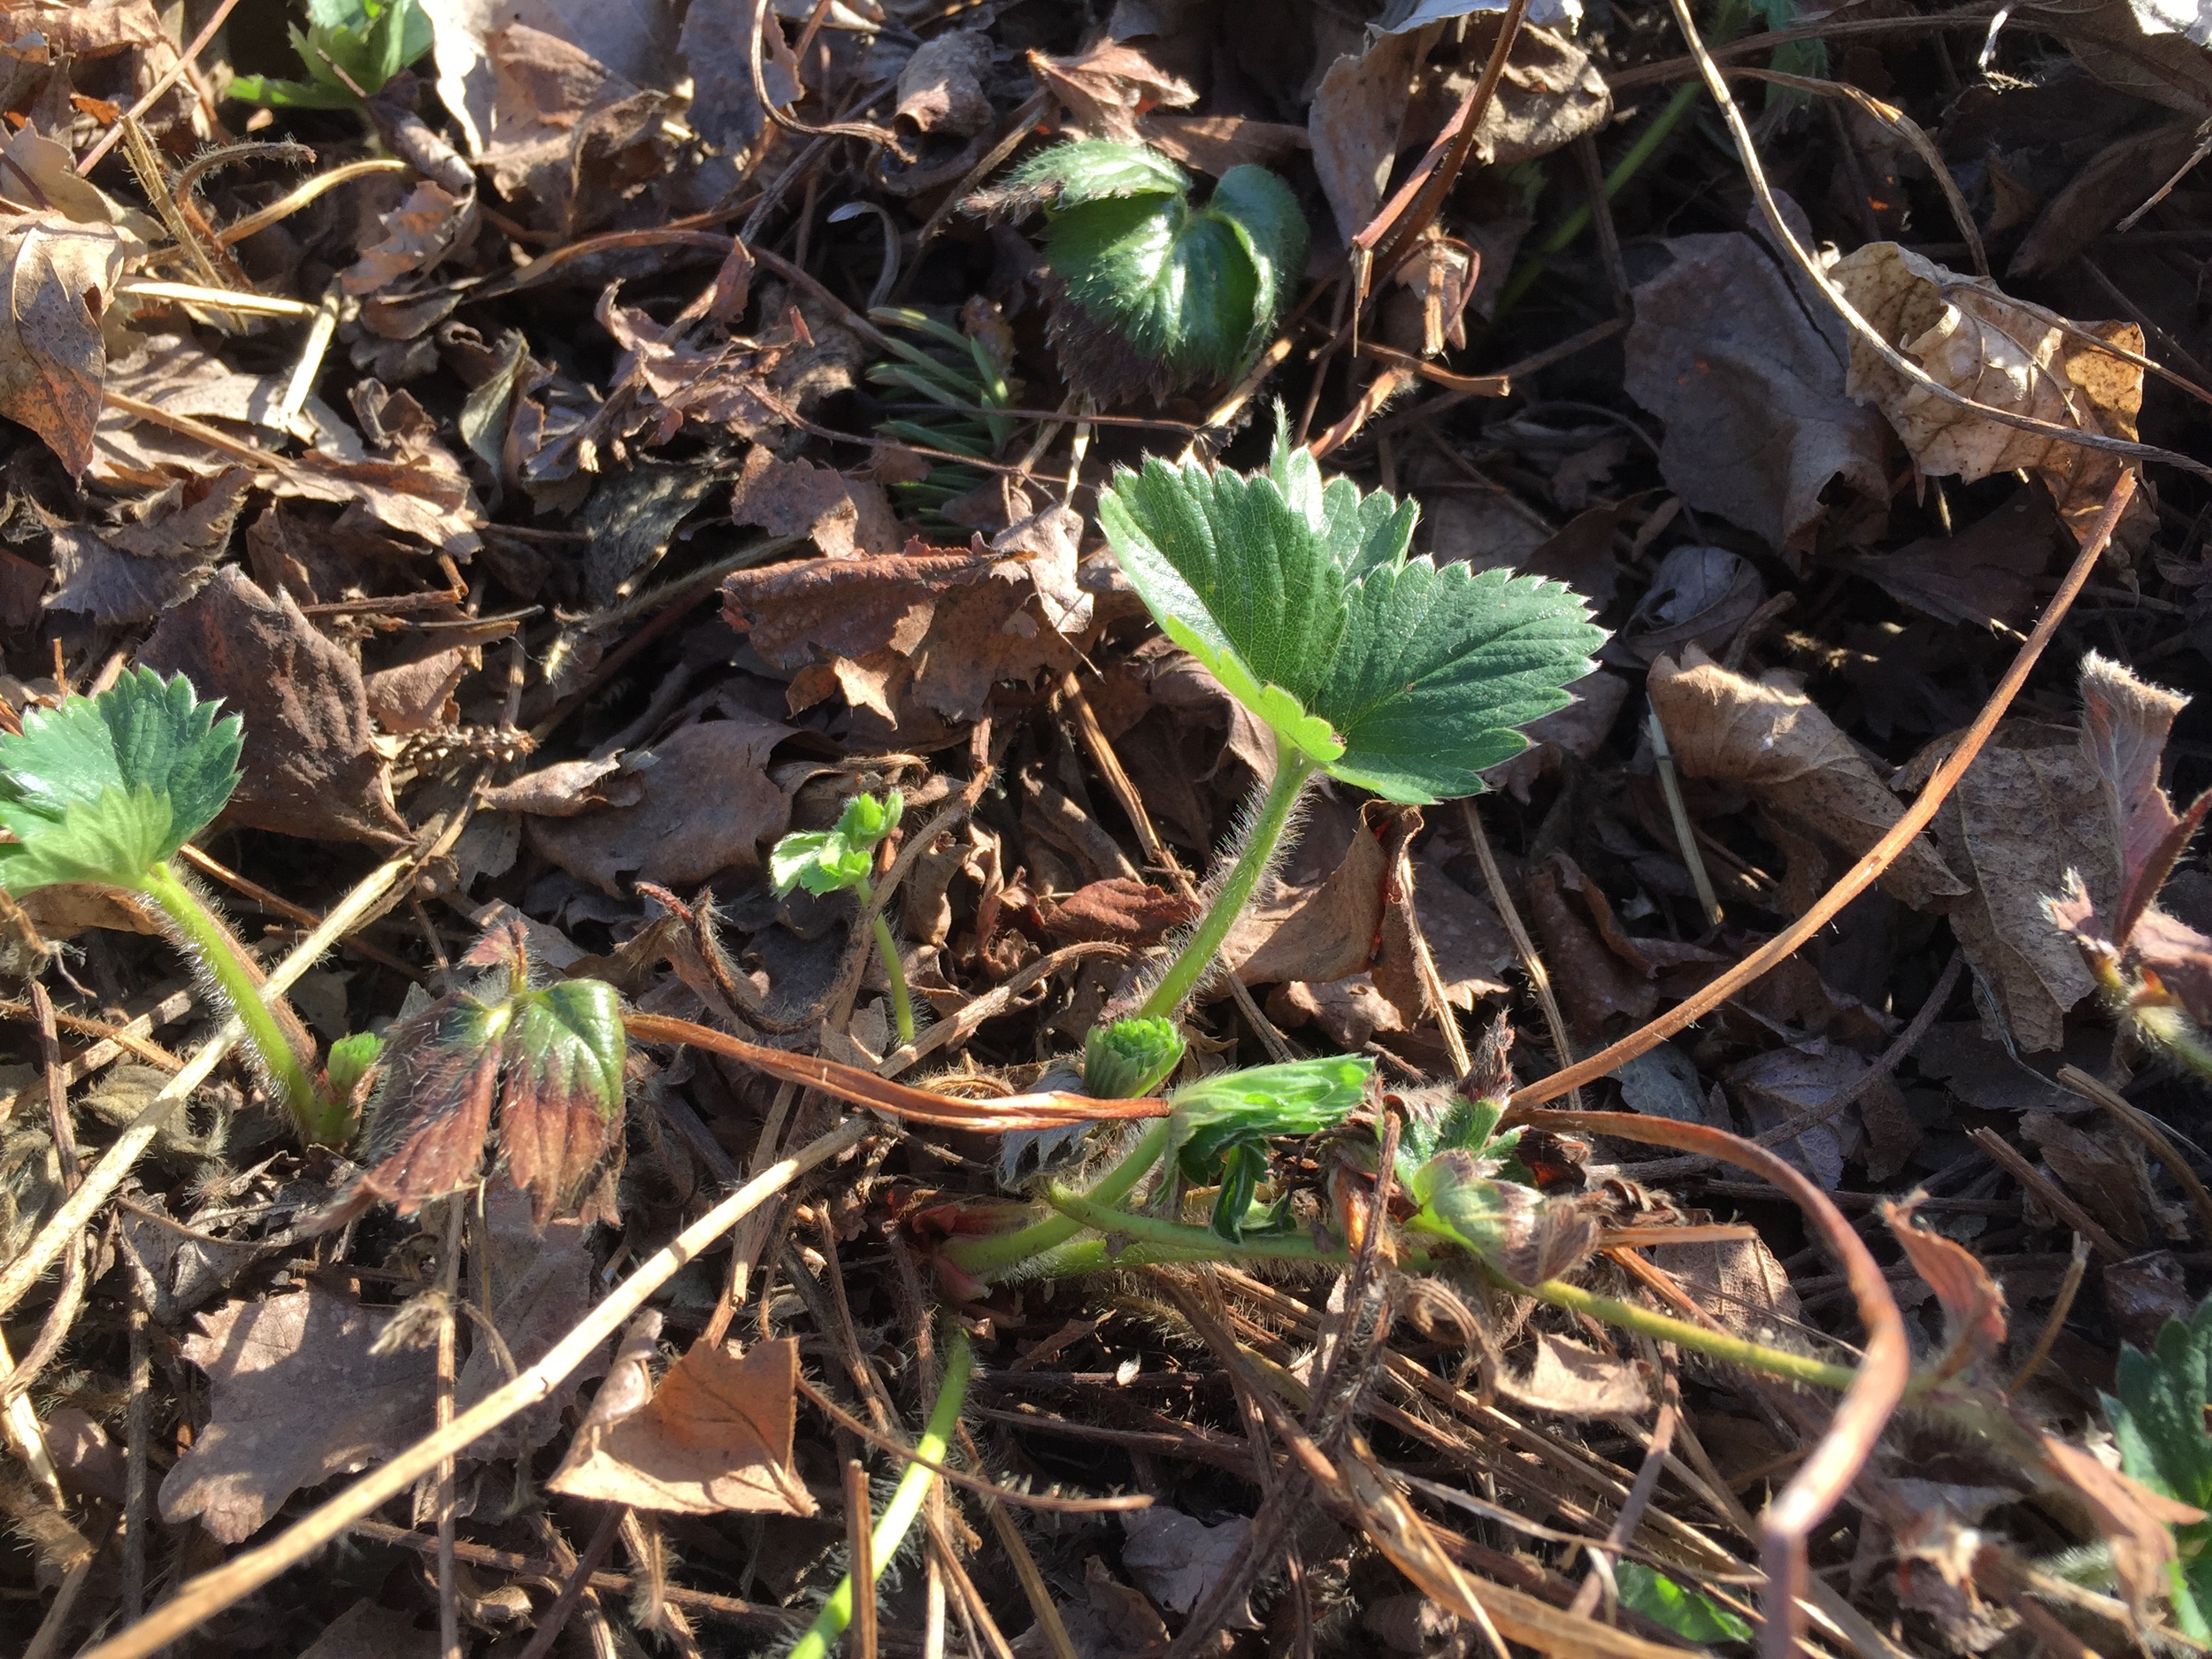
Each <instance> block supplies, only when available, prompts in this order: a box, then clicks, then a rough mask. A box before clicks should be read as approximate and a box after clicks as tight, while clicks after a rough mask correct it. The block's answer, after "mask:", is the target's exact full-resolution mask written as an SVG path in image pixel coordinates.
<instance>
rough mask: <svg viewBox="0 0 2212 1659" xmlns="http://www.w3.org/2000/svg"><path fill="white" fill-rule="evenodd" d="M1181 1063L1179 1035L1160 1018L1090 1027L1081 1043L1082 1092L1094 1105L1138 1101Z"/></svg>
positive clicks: (1147, 1017)
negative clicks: (1100, 1102)
mask: <svg viewBox="0 0 2212 1659" xmlns="http://www.w3.org/2000/svg"><path fill="white" fill-rule="evenodd" d="M1182 1058H1183V1033H1181V1032H1180V1031H1179V1030H1178V1029H1177V1027H1176V1025H1175V1022H1174V1021H1173V1020H1171V1019H1170V1018H1167V1017H1166V1016H1165V1015H1164V1014H1153V1015H1148V1016H1143V1017H1140V1018H1133V1019H1118V1020H1116V1021H1115V1022H1114V1023H1113V1024H1112V1025H1094V1026H1092V1027H1091V1033H1090V1035H1089V1036H1087V1037H1086V1038H1085V1039H1084V1040H1083V1090H1084V1093H1086V1094H1088V1095H1090V1097H1091V1098H1092V1099H1093V1100H1138V1099H1141V1098H1142V1097H1143V1096H1145V1095H1147V1094H1150V1093H1151V1092H1152V1091H1153V1090H1154V1089H1155V1088H1156V1087H1159V1085H1160V1082H1161V1080H1162V1079H1164V1078H1165V1077H1166V1076H1167V1075H1168V1073H1169V1072H1171V1071H1174V1070H1175V1068H1176V1066H1177V1065H1178V1064H1179V1063H1180V1062H1181V1060H1182Z"/></svg>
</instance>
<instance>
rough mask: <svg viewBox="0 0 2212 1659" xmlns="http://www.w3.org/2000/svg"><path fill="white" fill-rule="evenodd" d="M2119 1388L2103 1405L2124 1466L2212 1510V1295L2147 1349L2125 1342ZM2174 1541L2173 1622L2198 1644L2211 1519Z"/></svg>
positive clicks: (2210, 1583)
mask: <svg viewBox="0 0 2212 1659" xmlns="http://www.w3.org/2000/svg"><path fill="white" fill-rule="evenodd" d="M2116 1387H2117V1389H2118V1393H2117V1394H2107V1395H2106V1396H2105V1397H2104V1409H2105V1416H2106V1417H2107V1418H2108V1419H2109V1420H2110V1422H2111V1424H2112V1437H2113V1439H2114V1440H2116V1441H2117V1442H2118V1443H2119V1448H2120V1466H2121V1468H2122V1469H2124V1471H2126V1472H2127V1474H2128V1475H2129V1476H2130V1477H2131V1478H2132V1479H2136V1480H2139V1481H2140V1482H2141V1483H2142V1484H2143V1485H2145V1486H2148V1487H2149V1488H2150V1489H2151V1490H2152V1491H2154V1492H2155V1493H2158V1494H2160V1495H2162V1496H2163V1497H2168V1498H2173V1499H2175V1500H2177V1501H2178V1502H2182V1503H2185V1504H2189V1505H2191V1506H2193V1508H2195V1509H2212V1432H2207V1431H2206V1428H2205V1411H2206V1409H2207V1408H2208V1406H2212V1296H2208V1297H2206V1298H2205V1300H2204V1301H2202V1302H2199V1303H2198V1304H2197V1310H2196V1312H2195V1313H2194V1314H2193V1315H2192V1316H2191V1317H2189V1318H2188V1320H2187V1321H2183V1320H2180V1319H2169V1320H2167V1321H2166V1324H2165V1327H2164V1328H2163V1329H2162V1330H2161V1331H2160V1332H2159V1333H2158V1340H2156V1341H2155V1342H2154V1343H2153V1344H2152V1345H2151V1350H2150V1352H2149V1353H2145V1352H2143V1351H2142V1350H2141V1349H2140V1348H2136V1347H2134V1346H2132V1345H2131V1344H2124V1345H2123V1346H2122V1348H2121V1349H2120V1363H2119V1374H2118V1377H2117V1379H2116ZM2174 1543H2175V1545H2176V1547H2177V1550H2178V1554H2179V1559H2178V1560H2177V1561H2175V1562H2174V1563H2172V1565H2171V1566H2170V1569H2169V1571H2170V1574H2171V1579H2172V1585H2171V1592H2170V1594H2171V1598H2172V1601H2173V1609H2174V1619H2175V1622H2176V1623H2177V1624H2179V1625H2180V1627H2181V1633H2182V1634H2183V1635H2185V1636H2186V1637H2187V1638H2189V1640H2191V1641H2192V1642H2197V1643H2202V1642H2205V1641H2207V1640H2212V1520H2200V1521H2197V1522H2195V1523H2193V1524H2192V1525H2183V1526H2179V1527H2177V1528H2176V1529H2175V1531H2174Z"/></svg>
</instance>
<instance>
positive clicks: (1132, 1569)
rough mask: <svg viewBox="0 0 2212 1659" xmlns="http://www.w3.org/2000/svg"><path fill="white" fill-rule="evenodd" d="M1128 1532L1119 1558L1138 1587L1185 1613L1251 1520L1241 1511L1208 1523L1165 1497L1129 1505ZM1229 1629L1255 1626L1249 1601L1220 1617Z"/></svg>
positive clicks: (1125, 1525) (1124, 1519) (1217, 1573)
mask: <svg viewBox="0 0 2212 1659" xmlns="http://www.w3.org/2000/svg"><path fill="white" fill-rule="evenodd" d="M1121 1524H1122V1527H1123V1529H1124V1531H1125V1533H1126V1534H1127V1540H1126V1541H1125V1543H1124V1544H1123V1545H1122V1548H1121V1564H1122V1565H1123V1566H1124V1567H1125V1568H1127V1569H1128V1571H1129V1576H1130V1577H1131V1578H1134V1579H1135V1580H1136V1581H1137V1587H1138V1588H1139V1589H1140V1590H1142V1591H1143V1592H1144V1593H1145V1594H1147V1595H1148V1596H1150V1597H1151V1598H1152V1599H1153V1600H1154V1601H1157V1602H1158V1603H1159V1604H1160V1605H1161V1606H1162V1607H1164V1608H1166V1609H1170V1610H1171V1611H1172V1612H1177V1613H1187V1612H1189V1611H1190V1610H1191V1609H1193V1608H1194V1607H1196V1606H1197V1605H1198V1601H1199V1598H1200V1597H1202V1596H1203V1595H1204V1594H1206V1592H1207V1591H1208V1590H1210V1589H1211V1588H1212V1587H1213V1583H1214V1580H1215V1579H1217V1578H1219V1577H1220V1576H1221V1575H1222V1573H1223V1572H1224V1571H1226V1570H1227V1568H1228V1566H1229V1563H1230V1562H1231V1561H1232V1560H1233V1558H1234V1556H1235V1555H1236V1553H1237V1550H1238V1549H1239V1548H1240V1547H1241V1546H1242V1544H1243V1543H1244V1540H1245V1536H1246V1534H1248V1532H1251V1530H1252V1523H1251V1522H1250V1521H1248V1520H1247V1519H1246V1518H1245V1517H1242V1516H1236V1517H1232V1518H1230V1519H1229V1520H1226V1521H1223V1522H1222V1523H1220V1524H1219V1525H1216V1526H1208V1525H1206V1524H1205V1523H1204V1522H1203V1521H1200V1520H1198V1519H1196V1518H1194V1517H1191V1516H1188V1515H1185V1514H1184V1513H1182V1511H1180V1510H1179V1509H1169V1508H1168V1507H1167V1506H1166V1505H1165V1504H1164V1503H1156V1504H1153V1505H1152V1506H1151V1507H1150V1508H1149V1509H1133V1510H1132V1511H1130V1512H1129V1513H1128V1514H1126V1515H1125V1516H1123V1517H1121ZM1223 1623H1224V1625H1225V1628H1227V1629H1229V1630H1257V1629H1259V1628H1260V1624H1259V1621H1258V1620H1257V1619H1256V1618H1254V1617H1252V1612H1251V1609H1249V1608H1248V1607H1245V1606H1241V1605H1240V1606H1238V1607H1236V1608H1234V1609H1232V1610H1231V1611H1230V1613H1229V1615H1228V1617H1226V1618H1225V1620H1224V1621H1223Z"/></svg>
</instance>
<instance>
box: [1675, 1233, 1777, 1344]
mask: <svg viewBox="0 0 2212 1659" xmlns="http://www.w3.org/2000/svg"><path fill="white" fill-rule="evenodd" d="M1651 1259H1652V1260H1653V1261H1654V1262H1655V1263H1658V1264H1659V1265H1660V1266H1661V1267H1663V1268H1664V1269H1666V1271H1668V1272H1670V1273H1671V1274H1673V1275H1674V1277H1675V1279H1676V1280H1677V1281H1678V1282H1679V1283H1680V1285H1681V1286H1682V1288H1683V1289H1685V1290H1686V1291H1688V1292H1689V1293H1690V1294H1691V1295H1692V1296H1694V1297H1695V1298H1696V1299H1697V1302H1698V1305H1699V1306H1701V1307H1702V1308H1703V1309H1704V1310H1705V1311H1706V1312H1708V1313H1709V1314H1711V1315H1712V1316H1713V1317H1715V1318H1716V1319H1717V1320H1719V1321H1720V1322H1721V1324H1722V1325H1724V1326H1725V1327H1726V1328H1727V1329H1729V1330H1730V1331H1732V1332H1734V1333H1736V1334H1737V1335H1738V1336H1743V1337H1750V1338H1752V1339H1754V1340H1762V1341H1771V1340H1773V1339H1774V1338H1775V1337H1776V1336H1778V1335H1780V1334H1781V1333H1784V1332H1786V1331H1788V1330H1790V1329H1792V1328H1793V1326H1794V1325H1796V1323H1797V1320H1798V1317H1799V1315H1800V1314H1801V1313H1802V1312H1803V1311H1804V1308H1803V1304H1802V1303H1801V1302H1799V1300H1798V1295H1797V1291H1796V1288H1795V1287H1794V1286H1792V1285H1791V1283H1790V1275H1789V1270H1788V1269H1787V1268H1786V1267H1784V1266H1783V1265H1782V1263H1781V1260H1780V1258H1779V1257H1778V1256H1776V1255H1775V1254H1774V1252H1773V1251H1772V1250H1770V1249H1769V1248H1767V1246H1766V1241H1765V1240H1763V1239H1723V1240H1716V1241H1713V1242H1711V1243H1706V1244H1662V1245H1657V1246H1655V1247H1654V1248H1653V1249H1652V1252H1651Z"/></svg>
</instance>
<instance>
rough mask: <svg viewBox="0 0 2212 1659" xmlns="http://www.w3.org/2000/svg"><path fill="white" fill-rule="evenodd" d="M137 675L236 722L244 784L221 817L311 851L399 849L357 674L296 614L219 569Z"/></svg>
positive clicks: (231, 570) (401, 828) (172, 620)
mask: <svg viewBox="0 0 2212 1659" xmlns="http://www.w3.org/2000/svg"><path fill="white" fill-rule="evenodd" d="M138 660H139V663H140V664H141V665H142V666H143V667H148V668H154V669H158V670H159V671H160V672H163V673H182V674H184V675H185V676H186V677H187V678H188V679H189V680H191V681H192V685H193V688H194V690H195V691H196V692H197V693H198V695H200V696H202V697H203V698H216V697H219V698H221V699H222V700H223V706H224V707H225V708H226V709H228V710H236V711H237V712H238V713H239V714H241V715H242V716H243V717H244V718H245V722H246V732H247V736H246V749H245V754H244V757H243V759H242V768H243V771H244V773H245V776H244V779H243V780H242V782H241V783H240V784H239V786H238V792H237V793H236V794H235V795H233V796H232V797H231V801H230V806H229V809H228V812H227V816H228V818H230V819H231V820H232V821H234V822H236V823H241V824H250V825H251V826H253V827H255V828H256V829H265V830H274V831H276V832H277V833H280V834H284V835H298V836H303V837H304V838H306V839H308V840H311V841H365V842H367V843H369V844H370V845H372V846H376V847H386V848H391V847H399V846H403V845H404V844H405V843H406V842H407V841H408V840H409V839H410V836H411V831H410V830H409V829H408V826H407V823H406V820H405V819H403V818H401V817H400V816H399V813H398V811H397V810H396V809H395V808H394V806H393V804H392V789H391V780H390V777H389V774H388V771H387V769H386V765H385V761H384V757H383V756H382V755H380V753H379V752H378V751H377V748H376V743H375V734H374V733H373V731H372V729H371V726H370V722H369V710H368V694H367V691H366V689H365V687H364V686H363V684H362V681H361V669H360V665H359V664H357V663H356V662H355V661H354V660H353V657H352V656H351V654H350V653H349V652H348V651H347V650H346V649H345V648H344V647H342V646H341V645H339V644H338V643H337V641H334V640H332V639H330V638H329V637H328V636H326V634H323V633H322V632H321V631H320V630H319V629H318V628H317V627H316V626H315V625H314V624H313V623H311V622H310V621H309V620H308V619H307V618H306V617H305V616H303V614H301V611H300V608H299V606H298V605H296V604H295V603H293V602H292V596H291V595H289V594H288V593H283V592H279V593H278V595H276V597H275V598H273V599H272V598H271V597H270V596H269V595H267V594H265V593H264V592H262V590H261V589H260V588H257V587H256V586H255V585H254V584H253V583H252V582H251V581H250V580H247V578H246V576H245V574H244V572H242V571H240V570H239V569H238V567H237V566H236V565H225V566H224V567H223V568H222V569H220V570H219V571H217V572H215V575H214V578H213V580H211V581H210V582H209V583H208V585H207V586H206V587H205V588H202V589H201V590H200V591H199V593H198V594H196V595H194V596H193V597H192V598H191V599H190V600H188V601H187V602H186V603H183V604H181V605H180V606H178V607H177V608H176V609H174V610H173V611H169V612H168V613H167V614H166V615H165V616H164V617H163V618H162V619H161V624H160V626H158V627H157V628H155V630H154V632H153V637H152V638H150V639H149V640H148V641H146V643H145V646H144V647H143V648H142V649H141V650H140V652H139V657H138Z"/></svg>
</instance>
